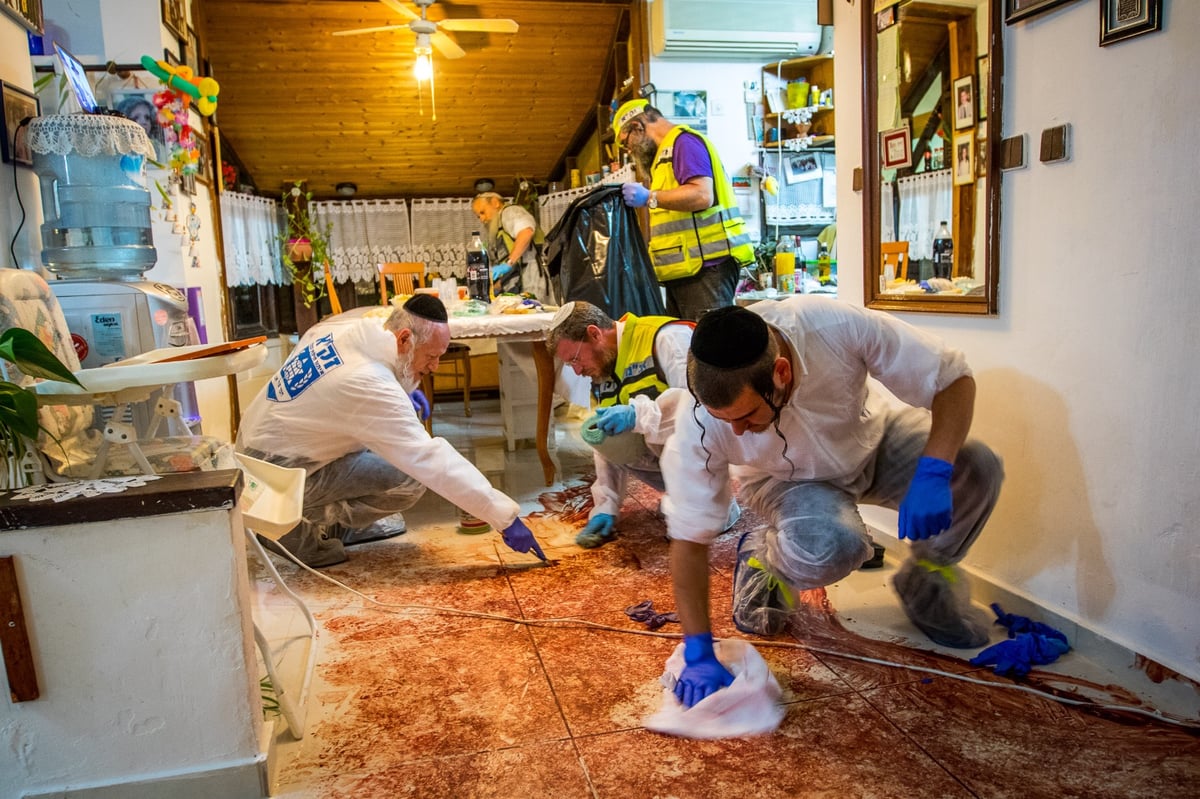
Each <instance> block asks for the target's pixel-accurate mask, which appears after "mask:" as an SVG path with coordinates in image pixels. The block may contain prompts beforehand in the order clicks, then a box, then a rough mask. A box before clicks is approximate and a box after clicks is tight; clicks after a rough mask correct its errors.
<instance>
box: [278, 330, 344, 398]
mask: <svg viewBox="0 0 1200 799" xmlns="http://www.w3.org/2000/svg"><path fill="white" fill-rule="evenodd" d="M341 365H342V357H341V356H340V355H338V351H337V347H335V346H333V335H332V334H330V335H325V336H322V337H321V338H319V339H317V340H316V341H314V342H313V343H312V344H309V345H308V346H307V347H305V348H304V349H302V350H300V352H298V353H296V355H295V357H293V358H291V359H290V360H289V361H288V362H287V363H285V364H284V365H283V368H282V369H280V370H279V373H278V374H276V375H275V376H274V377H272V378H271V384H270V385H269V386H267V399H269V400H271V401H272V402H288V401H289V400H294V399H295V398H296V397H298V396H300V395H301V394H303V393H304V391H305V389H307V388H308V387H309V386H311V385H312V384H313V383H315V382H317V380H319V379H320V377H321V375H323V374H326V373H327V372H329V371H330V370H332V369H336V368H337V367H339V366H341Z"/></svg>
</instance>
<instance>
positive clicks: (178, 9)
mask: <svg viewBox="0 0 1200 799" xmlns="http://www.w3.org/2000/svg"><path fill="white" fill-rule="evenodd" d="M162 19H163V24H164V25H166V26H167V30H169V31H170V32H171V33H173V34H175V38H176V39H180V40H183V39H185V38H187V0H162Z"/></svg>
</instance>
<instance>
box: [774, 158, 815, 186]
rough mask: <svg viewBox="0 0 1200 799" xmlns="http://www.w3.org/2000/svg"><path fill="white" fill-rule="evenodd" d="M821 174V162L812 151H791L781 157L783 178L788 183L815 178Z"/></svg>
mask: <svg viewBox="0 0 1200 799" xmlns="http://www.w3.org/2000/svg"><path fill="white" fill-rule="evenodd" d="M822 174H823V173H822V170H821V162H820V161H818V160H817V156H816V155H814V154H813V153H792V154H790V155H788V156H787V158H785V159H783V179H784V182H786V183H787V184H789V185H791V184H792V183H800V182H802V181H805V180H816V179H818V178H820V177H821V175H822Z"/></svg>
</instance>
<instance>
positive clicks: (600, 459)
mask: <svg viewBox="0 0 1200 799" xmlns="http://www.w3.org/2000/svg"><path fill="white" fill-rule="evenodd" d="M616 328H617V348H618V349H620V346H621V337H622V335H623V334H624V332H625V324H624V322H621V321H617V323H616ZM691 343H692V327H691V326H690V325H675V324H669V325H665V326H664V327H662V328H661V329H660V330H659V333H658V336H657V337H656V338H655V339H654V361H655V363H657V364H658V367H659V368H660V369H662V371H663V374H664V376H665V377H666V382H667V385H668V386H670V387H671V388H669V389H668V390H666V391H664V392H663V393H662V394H659V395H658V397H656V398H654V399H650V398H649V397H647V396H644V395H640V396H636V397H634V398H633V400H632V401H631V402H630V403H629V404H630V406H631V407H632V408H633V412H634V414H636V417H637V422H636V423H635V424H634V426H633V432H635V433H641V434H642V436H643V437H644V438H645V440H646V448H647V449H648V450H649V452H648V453H647V454H646V455H644V456H643V457H642V458H641V459H640V460H638V461H637V462H635V463H632V464H629V465H628V466H620V465H618V464H615V463H611V462H610V461H608V460H606V459H605V458H604V456H603V455H601V454H600V452H599V450H597V451H596V452H595V453H594V458H595V463H596V481H595V482H594V483H592V502H593V507H592V512H591V513H590V514H589V518H592V517H595V516H596V515H597V514H600V513H607V514H609V515H610V516H612V517H613V518H617V516H618V514H619V512H620V510H621V499H622V498H623V497H624V496H625V482H626V477H627V476H628V475H629V474H630V473H631V472H632V473H633V474H634V475H636V476H637V477H638V478H639V479H641V480H642V481H644V482H645V483H647V484H648V485H651V486H653V487H654V488H657V489H658V490H659V491H663V490H665V488H666V486H665V485H664V483H663V478H662V472H661V470H660V468H659V463H658V459H659V457H661V456H662V451H663V447H664V446H665V445H666V443H667V439H669V438H670V437H671V434H672V433H673V432H675V408H676V405H678V404H680V403H682V404H685V405H687V406H688V407H689V408H690V407H691V406H692V404H693V402H694V401H693V400H692V395H691V394H689V393H688V391H687V354H688V347H689V346H690V345H691ZM726 504H728V503H726Z"/></svg>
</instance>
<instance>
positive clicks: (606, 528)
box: [575, 513, 617, 549]
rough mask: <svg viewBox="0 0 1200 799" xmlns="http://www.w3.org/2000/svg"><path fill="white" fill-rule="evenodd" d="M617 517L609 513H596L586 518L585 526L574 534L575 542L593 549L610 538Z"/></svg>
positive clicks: (585, 547)
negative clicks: (577, 533)
mask: <svg viewBox="0 0 1200 799" xmlns="http://www.w3.org/2000/svg"><path fill="white" fill-rule="evenodd" d="M616 523H617V517H616V516H613V515H612V514H611V513H597V514H596V515H595V516H593V517H592V518H591V519H589V520H588V523H587V527H584V528H583V529H582V530H580V531H579V535H577V536H575V543H576V544H579V546H581V547H583V548H584V549H595V548H596V547H598V546H600V545H601V544H603V543H605V542H607V541H609V540H610V539H611V538H612V534H613V527H614V526H615V525H616Z"/></svg>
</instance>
